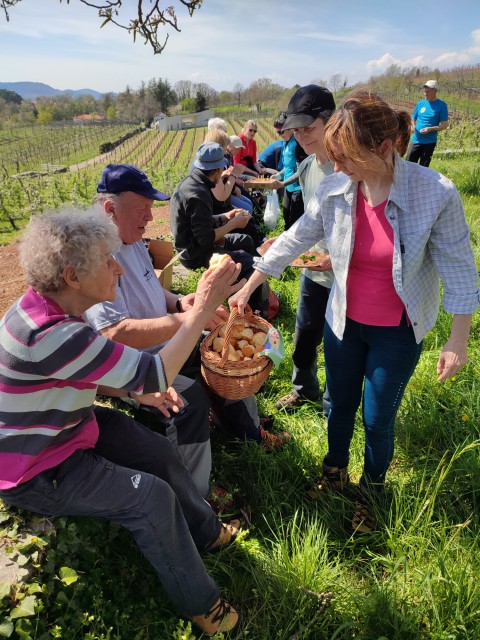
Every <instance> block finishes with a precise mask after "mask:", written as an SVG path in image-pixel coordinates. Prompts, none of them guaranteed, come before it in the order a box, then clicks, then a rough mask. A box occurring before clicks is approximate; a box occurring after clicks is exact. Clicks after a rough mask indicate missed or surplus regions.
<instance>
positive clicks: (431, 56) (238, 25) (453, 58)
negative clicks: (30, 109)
mask: <svg viewBox="0 0 480 640" xmlns="http://www.w3.org/2000/svg"><path fill="white" fill-rule="evenodd" d="M164 4H165V6H166V5H167V4H173V5H174V6H175V7H176V8H178V15H179V21H180V28H181V29H182V31H181V33H176V32H174V31H172V32H171V35H170V39H169V41H168V44H167V47H166V49H165V51H164V53H162V54H161V55H154V54H153V52H152V50H151V48H150V47H149V46H148V45H144V44H143V43H142V42H141V41H137V43H136V44H134V43H133V41H132V38H131V36H130V35H129V34H128V33H127V32H126V31H123V30H120V29H118V28H115V27H113V26H107V27H104V28H103V29H100V28H99V26H100V19H99V18H98V16H97V13H96V10H95V9H92V8H90V7H86V6H85V5H83V4H81V3H80V2H79V1H78V0H70V4H68V5H67V3H66V2H65V1H64V2H62V3H61V4H60V3H59V1H58V0H22V1H21V2H20V3H19V4H18V5H17V6H15V7H13V8H12V9H11V10H10V22H8V23H7V21H6V20H5V17H4V15H3V13H0V81H2V82H17V81H34V82H44V83H46V84H49V85H51V86H53V87H55V88H57V89H82V88H86V87H88V88H90V89H95V90H97V91H101V92H107V91H115V92H118V91H122V90H123V89H125V87H126V86H127V85H129V86H130V87H131V88H133V89H136V88H138V87H139V85H140V82H141V81H142V80H144V81H148V80H150V79H151V78H159V77H161V78H167V79H168V80H169V81H170V82H171V83H172V84H174V83H175V82H177V81H178V80H191V81H193V82H206V83H207V84H209V85H211V86H212V87H214V88H215V89H217V90H219V91H220V90H223V89H227V90H231V89H232V88H233V87H234V85H235V84H236V83H241V84H242V85H243V86H244V87H246V86H248V85H249V84H250V82H252V81H253V80H256V79H258V78H262V77H269V78H271V79H272V81H274V82H278V83H279V84H280V85H282V86H284V87H291V86H293V85H294V84H297V83H298V84H300V85H302V84H308V83H309V82H312V81H318V80H320V79H322V80H326V81H328V80H329V78H330V77H331V76H333V75H334V74H341V76H342V78H343V79H345V80H347V83H348V84H349V85H351V84H354V83H355V82H358V81H361V80H367V79H368V78H369V77H370V76H371V75H372V74H378V73H382V72H383V71H385V69H386V68H387V67H388V66H389V65H391V64H398V65H400V66H401V67H411V66H413V65H415V66H423V65H428V66H429V67H432V68H434V67H438V68H439V69H445V68H451V67H454V66H459V65H472V64H478V63H480V3H479V0H455V2H451V1H450V2H446V1H445V0H423V1H422V0H402V1H401V2H400V3H399V2H395V1H392V0H390V1H389V0H364V1H362V0H328V1H324V0H288V1H284V0H204V4H203V6H202V7H201V9H200V10H199V11H197V12H195V14H194V15H193V17H192V18H190V17H189V16H188V14H187V13H186V11H185V10H184V8H183V7H181V6H180V4H179V3H178V2H177V0H165V3H164ZM125 5H127V6H128V5H133V6H135V5H136V0H125Z"/></svg>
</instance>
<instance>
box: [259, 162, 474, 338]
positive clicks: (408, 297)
mask: <svg viewBox="0 0 480 640" xmlns="http://www.w3.org/2000/svg"><path fill="white" fill-rule="evenodd" d="M357 186H358V185H357V183H356V182H352V181H351V180H350V179H349V178H348V176H346V175H344V174H342V173H337V174H334V175H331V176H327V177H326V178H325V179H324V180H323V181H322V182H321V183H320V185H319V187H318V189H317V191H316V192H315V197H314V198H312V199H311V200H310V202H309V203H308V207H307V210H306V212H305V214H304V215H303V216H302V217H301V218H300V219H299V220H298V221H297V222H296V223H295V224H294V225H293V226H292V227H291V228H290V229H289V230H288V231H286V232H284V233H283V234H282V235H281V236H280V237H279V238H278V239H277V241H276V242H275V243H274V244H273V245H272V246H271V247H270V249H269V250H268V252H267V253H266V254H265V256H264V257H263V258H257V259H255V264H254V267H255V268H256V269H258V270H259V271H261V272H262V273H265V274H266V275H269V276H273V277H275V278H279V277H280V274H281V273H282V271H283V269H285V267H286V266H287V265H288V264H289V263H290V262H291V261H292V260H294V259H295V258H297V257H298V256H299V255H300V254H301V253H302V252H303V251H306V250H307V249H309V248H310V247H311V246H312V243H313V242H318V241H319V240H323V239H325V241H326V243H327V247H328V250H329V253H330V257H331V261H332V266H333V273H334V276H335V280H334V284H333V287H332V293H331V294H330V297H329V300H328V307H327V312H326V319H327V322H328V324H329V325H330V327H331V328H332V331H333V332H334V333H335V335H336V336H337V337H338V338H339V339H340V340H341V339H342V337H343V332H344V329H345V318H346V307H347V277H348V271H349V266H350V260H351V256H352V252H353V247H354V242H355V213H356V200H357ZM385 215H386V217H387V219H388V222H389V224H390V225H391V227H392V229H393V243H394V247H393V266H392V278H393V284H394V287H395V290H396V292H397V294H398V296H399V297H400V299H401V300H402V302H403V304H404V305H405V308H406V310H407V313H408V317H409V318H410V321H411V323H412V326H413V330H414V333H415V338H416V341H417V342H418V343H419V342H421V340H422V339H423V338H424V336H425V335H426V334H427V333H428V331H430V330H431V329H432V328H433V326H434V325H435V322H436V319H437V316H438V311H439V307H440V287H439V279H441V280H442V284H443V289H444V294H443V307H444V309H445V311H447V312H448V313H453V314H461V315H469V314H472V313H474V312H475V311H476V310H477V308H478V305H479V303H480V294H479V289H478V271H477V268H476V265H475V258H474V255H473V251H472V247H471V245H470V232H469V228H468V225H467V223H466V220H465V212H464V210H463V205H462V201H461V199H460V195H459V193H458V191H457V190H456V188H455V186H454V184H453V183H452V182H451V181H450V180H448V178H446V177H445V176H443V175H441V174H440V173H438V172H436V171H433V170H432V169H429V168H427V167H422V166H421V165H418V164H416V163H413V162H407V161H405V160H402V159H401V158H400V157H398V156H397V157H396V158H395V174H394V181H393V184H392V187H391V190H390V194H389V197H388V202H387V206H386V207H385Z"/></svg>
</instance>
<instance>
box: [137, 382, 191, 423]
mask: <svg viewBox="0 0 480 640" xmlns="http://www.w3.org/2000/svg"><path fill="white" fill-rule="evenodd" d="M130 395H131V397H132V398H133V399H134V400H136V401H137V402H138V403H139V404H144V405H146V406H148V407H155V408H156V409H158V410H159V411H160V412H161V413H163V415H164V416H165V417H166V418H170V416H171V415H172V413H179V412H180V410H181V409H182V408H183V400H182V399H181V398H180V397H179V395H178V393H177V392H176V391H175V389H174V388H173V387H169V388H168V389H167V391H164V392H163V393H161V392H160V391H157V392H156V393H144V394H141V395H138V394H137V393H133V392H131V393H130Z"/></svg>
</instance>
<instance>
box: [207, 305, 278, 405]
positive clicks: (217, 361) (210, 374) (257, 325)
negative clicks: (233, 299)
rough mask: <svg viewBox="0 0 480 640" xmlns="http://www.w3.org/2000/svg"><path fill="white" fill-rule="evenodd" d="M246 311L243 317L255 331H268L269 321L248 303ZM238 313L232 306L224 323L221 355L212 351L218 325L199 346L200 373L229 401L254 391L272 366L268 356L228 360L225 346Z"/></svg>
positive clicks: (227, 343) (226, 346)
mask: <svg viewBox="0 0 480 640" xmlns="http://www.w3.org/2000/svg"><path fill="white" fill-rule="evenodd" d="M245 311H246V313H245V320H246V322H247V323H248V325H249V326H250V327H251V328H252V329H253V330H254V331H255V329H259V330H262V331H264V332H265V333H268V331H269V330H270V329H271V328H272V325H271V324H270V323H269V322H267V321H266V320H264V319H263V318H260V317H258V316H256V315H254V314H253V313H252V310H251V308H250V307H249V306H248V305H247V307H246V310H245ZM237 316H238V312H237V309H236V308H233V309H232V311H231V313H230V317H229V319H228V322H227V326H226V331H225V337H224V346H223V351H222V353H221V354H219V353H217V352H216V351H212V344H213V340H214V338H216V337H217V336H218V334H219V332H220V325H219V326H218V327H216V328H215V329H214V330H213V331H211V332H210V333H209V335H208V336H207V337H206V338H204V340H203V341H202V343H201V345H200V355H201V359H202V375H203V378H204V380H205V382H206V383H207V385H208V386H209V387H210V389H211V390H212V391H213V392H214V393H216V394H217V395H218V396H220V397H221V398H227V399H228V400H241V399H242V398H246V397H247V396H249V395H251V394H252V393H256V392H257V391H258V390H259V389H260V387H261V386H262V384H263V383H264V382H265V380H266V379H267V378H268V374H269V373H270V370H271V368H272V366H273V362H272V360H271V359H270V358H268V357H267V356H260V357H259V358H252V359H251V360H239V361H233V360H227V354H228V345H229V343H230V338H231V335H232V329H233V325H234V322H235V319H236V318H237Z"/></svg>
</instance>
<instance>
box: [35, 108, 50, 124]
mask: <svg viewBox="0 0 480 640" xmlns="http://www.w3.org/2000/svg"><path fill="white" fill-rule="evenodd" d="M52 120H53V113H52V112H51V111H50V110H49V109H48V108H47V107H40V108H39V110H38V117H37V122H38V124H50V122H52Z"/></svg>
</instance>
